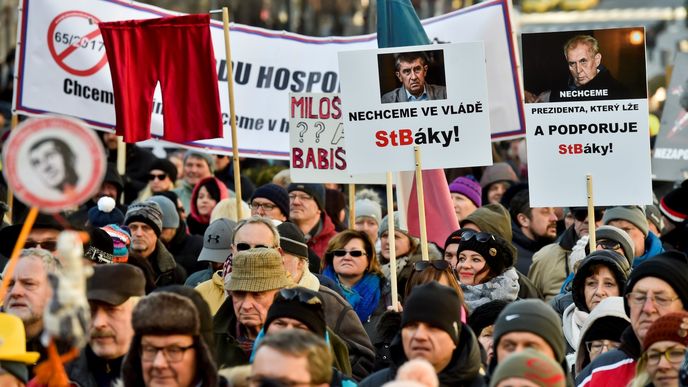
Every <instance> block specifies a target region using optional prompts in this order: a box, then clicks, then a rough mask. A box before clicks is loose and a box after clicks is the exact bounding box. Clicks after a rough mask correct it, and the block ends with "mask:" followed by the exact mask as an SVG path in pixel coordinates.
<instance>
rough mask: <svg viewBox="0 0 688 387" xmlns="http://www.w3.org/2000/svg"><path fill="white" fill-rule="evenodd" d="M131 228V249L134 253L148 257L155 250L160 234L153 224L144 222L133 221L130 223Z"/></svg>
mask: <svg viewBox="0 0 688 387" xmlns="http://www.w3.org/2000/svg"><path fill="white" fill-rule="evenodd" d="M129 229H130V230H131V245H130V246H129V251H131V253H132V254H134V255H136V256H139V257H143V258H147V257H148V256H149V255H151V254H152V253H153V251H155V246H156V243H157V242H158V236H157V235H155V231H154V230H153V228H152V227H151V226H149V225H148V224H146V223H143V222H131V223H130V224H129Z"/></svg>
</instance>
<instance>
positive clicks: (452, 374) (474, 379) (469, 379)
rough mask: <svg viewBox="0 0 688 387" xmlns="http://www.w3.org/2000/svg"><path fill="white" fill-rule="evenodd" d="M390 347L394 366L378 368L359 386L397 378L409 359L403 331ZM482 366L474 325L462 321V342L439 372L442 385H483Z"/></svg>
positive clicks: (375, 386)
mask: <svg viewBox="0 0 688 387" xmlns="http://www.w3.org/2000/svg"><path fill="white" fill-rule="evenodd" d="M390 350H391V351H390V353H391V356H392V359H391V360H392V365H391V366H390V367H389V368H385V369H382V370H380V371H377V372H375V373H374V374H372V375H370V376H368V377H367V378H365V379H363V381H361V383H359V387H378V386H381V385H383V384H385V383H386V382H388V381H390V380H393V379H394V378H395V377H396V374H397V370H398V369H399V367H401V365H402V364H404V363H405V362H406V361H407V360H408V359H407V358H406V355H405V354H404V348H403V346H402V342H401V333H399V334H398V335H397V336H396V337H395V339H394V341H393V342H392V345H391V347H390ZM480 368H481V363H480V349H479V346H478V341H477V340H476V338H475V336H474V335H473V332H472V331H471V328H469V327H468V326H467V325H465V324H461V333H460V334H459V345H458V346H457V347H456V349H455V350H454V354H453V355H452V358H451V361H450V362H449V365H448V366H447V367H445V368H444V369H443V370H442V371H440V373H439V374H437V377H438V378H439V380H440V386H446V387H450V386H451V387H461V386H470V387H478V386H484V385H485V380H484V378H483V376H482V375H481V374H480Z"/></svg>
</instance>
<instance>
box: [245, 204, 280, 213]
mask: <svg viewBox="0 0 688 387" xmlns="http://www.w3.org/2000/svg"><path fill="white" fill-rule="evenodd" d="M248 207H249V208H250V209H252V210H259V209H261V208H262V209H263V211H266V212H267V211H272V210H274V209H275V208H277V205H275V204H270V203H253V202H251V203H249V204H248Z"/></svg>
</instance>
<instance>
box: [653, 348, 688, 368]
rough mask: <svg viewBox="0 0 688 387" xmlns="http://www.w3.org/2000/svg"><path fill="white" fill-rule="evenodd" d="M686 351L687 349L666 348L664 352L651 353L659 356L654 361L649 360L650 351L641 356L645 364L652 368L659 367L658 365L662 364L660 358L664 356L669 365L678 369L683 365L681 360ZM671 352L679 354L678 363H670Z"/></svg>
mask: <svg viewBox="0 0 688 387" xmlns="http://www.w3.org/2000/svg"><path fill="white" fill-rule="evenodd" d="M686 350H688V348H684V349H682V350H681V349H679V348H676V347H671V348H668V349H667V350H665V351H663V352H659V351H652V352H654V353H656V354H657V355H659V356H657V359H656V360H650V351H646V352H645V353H644V354H643V356H644V357H645V361H646V362H647V364H649V365H652V366H655V365H659V363H661V362H662V356H664V358H665V359H666V361H667V363H669V364H671V365H672V366H673V367H678V366H680V365H681V364H682V363H683V360H684V358H685V356H686ZM672 351H676V352H681V356H680V360H679V361H677V362H673V361H671V359H670V358H669V353H670V352H672Z"/></svg>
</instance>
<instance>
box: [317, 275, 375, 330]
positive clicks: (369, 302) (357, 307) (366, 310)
mask: <svg viewBox="0 0 688 387" xmlns="http://www.w3.org/2000/svg"><path fill="white" fill-rule="evenodd" d="M323 275H324V276H325V277H327V278H330V279H332V280H334V281H335V282H337V285H338V286H339V287H340V288H341V289H342V293H343V294H344V297H345V298H346V300H347V301H348V302H349V304H351V307H352V308H353V309H354V311H355V312H356V314H357V315H358V318H359V320H361V323H365V322H366V321H368V318H369V317H370V316H371V315H372V314H373V312H374V311H375V308H377V305H378V304H379V303H380V277H378V276H377V275H375V274H372V273H366V274H365V275H363V278H361V279H360V280H359V281H358V282H357V283H356V284H355V285H354V286H352V287H351V288H348V287H347V286H344V285H342V283H341V282H339V276H337V273H335V272H334V269H333V268H332V266H327V267H326V268H325V271H323Z"/></svg>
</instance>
